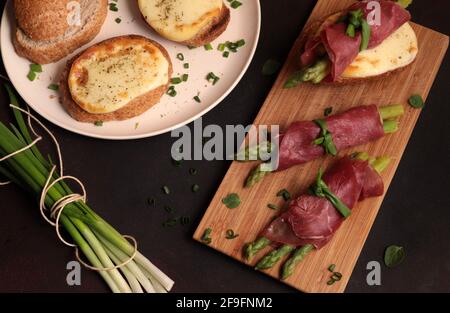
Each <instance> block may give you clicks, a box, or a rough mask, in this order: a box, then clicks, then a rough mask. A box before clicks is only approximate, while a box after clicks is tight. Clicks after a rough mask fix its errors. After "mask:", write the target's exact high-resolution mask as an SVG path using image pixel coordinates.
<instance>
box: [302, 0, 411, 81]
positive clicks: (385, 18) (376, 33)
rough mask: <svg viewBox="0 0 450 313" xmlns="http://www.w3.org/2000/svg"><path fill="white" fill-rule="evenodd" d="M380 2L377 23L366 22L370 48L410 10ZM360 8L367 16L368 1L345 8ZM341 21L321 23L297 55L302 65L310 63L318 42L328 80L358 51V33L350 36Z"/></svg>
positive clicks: (378, 42)
mask: <svg viewBox="0 0 450 313" xmlns="http://www.w3.org/2000/svg"><path fill="white" fill-rule="evenodd" d="M378 2H379V3H380V17H379V18H380V24H379V25H372V26H370V38H369V40H368V44H367V48H368V49H371V48H374V47H376V46H378V45H380V44H381V43H382V42H383V41H384V40H385V39H386V38H387V37H389V35H391V34H392V33H393V32H395V31H396V30H397V29H398V28H400V26H402V25H403V24H405V23H406V22H408V21H409V20H410V19H411V15H410V13H409V12H408V11H407V10H405V9H403V8H402V7H401V6H399V5H398V4H397V3H395V2H393V1H385V0H381V1H378ZM356 10H362V12H363V17H364V18H365V19H367V16H368V14H369V13H370V11H369V9H368V1H361V2H357V3H355V4H354V5H352V6H351V7H350V8H349V9H348V10H346V11H345V12H343V15H344V14H348V13H349V12H352V11H356ZM346 28H347V25H346V24H345V23H333V24H330V25H328V26H325V27H324V29H323V31H322V32H321V34H320V36H318V37H315V38H310V39H309V40H308V42H307V43H306V44H305V51H304V52H303V54H302V55H301V57H300V58H301V63H302V65H304V66H306V65H311V64H312V63H314V62H315V61H316V60H317V58H318V57H319V56H318V51H319V50H318V49H317V48H318V47H319V46H320V45H322V46H323V47H324V48H325V50H326V53H327V54H328V57H329V59H330V61H331V65H332V68H331V72H330V77H328V78H327V79H328V80H329V81H336V80H337V79H338V78H339V76H340V75H341V74H342V73H343V72H344V71H345V69H346V68H347V67H348V66H349V65H350V64H351V63H352V62H353V61H354V60H355V59H356V57H357V56H358V54H359V53H360V46H361V41H362V36H361V33H357V34H355V36H354V37H353V38H352V37H350V36H348V35H347V34H346Z"/></svg>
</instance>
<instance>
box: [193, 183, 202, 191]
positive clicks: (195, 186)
mask: <svg viewBox="0 0 450 313" xmlns="http://www.w3.org/2000/svg"><path fill="white" fill-rule="evenodd" d="M199 190H200V186H199V185H197V184H195V185H192V192H194V193H195V192H198V191H199Z"/></svg>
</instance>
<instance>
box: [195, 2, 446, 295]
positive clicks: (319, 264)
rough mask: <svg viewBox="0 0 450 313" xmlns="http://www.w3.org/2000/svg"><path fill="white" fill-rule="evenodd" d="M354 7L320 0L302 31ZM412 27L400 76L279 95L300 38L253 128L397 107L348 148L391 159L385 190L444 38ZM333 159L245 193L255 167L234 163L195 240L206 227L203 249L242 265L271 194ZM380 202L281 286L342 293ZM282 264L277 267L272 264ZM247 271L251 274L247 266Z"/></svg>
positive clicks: (297, 184)
mask: <svg viewBox="0 0 450 313" xmlns="http://www.w3.org/2000/svg"><path fill="white" fill-rule="evenodd" d="M353 2H354V1H352V0H319V1H318V3H317V5H316V7H315V8H314V11H313V13H312V14H311V17H310V19H309V20H308V22H307V26H308V24H310V23H311V22H313V21H315V20H317V19H321V17H324V16H326V15H328V14H331V13H333V12H337V11H340V10H342V9H345V8H346V7H348V6H349V5H350V4H351V3H353ZM307 26H306V27H307ZM413 27H414V30H415V31H416V33H417V36H418V40H419V47H420V52H419V54H418V57H417V60H416V61H415V63H414V64H412V65H411V66H410V67H408V68H407V69H405V70H404V71H402V72H400V73H396V74H393V75H391V76H390V77H388V78H385V79H383V80H379V81H373V82H368V83H364V84H360V85H353V86H313V85H310V84H304V85H301V86H300V87H298V88H294V89H288V90H286V89H283V88H282V86H283V84H284V82H285V81H286V79H287V78H288V76H289V75H290V74H291V73H292V72H293V71H294V70H296V66H297V63H298V61H297V60H298V55H299V51H300V47H301V43H300V38H299V39H298V40H297V41H296V42H295V44H294V47H293V48H292V51H291V53H290V54H289V57H288V60H287V61H286V64H285V65H284V67H283V69H282V71H281V73H280V75H279V77H278V79H277V81H276V83H275V85H274V86H273V88H272V90H271V92H270V94H269V96H268V97H267V100H266V101H265V103H264V105H263V107H262V109H261V111H260V112H259V114H258V116H257V118H256V120H255V122H254V124H255V125H258V124H264V125H273V124H279V125H280V129H281V130H282V129H283V128H285V127H287V126H288V125H289V124H291V123H292V122H294V121H297V120H312V119H316V118H320V117H323V112H324V109H325V108H327V107H330V106H332V107H333V112H341V111H344V110H346V109H349V108H351V107H354V106H358V105H369V104H377V105H380V106H381V105H386V104H392V103H401V104H403V105H404V107H405V109H406V114H405V115H404V116H403V117H402V118H401V120H400V130H399V131H398V132H397V133H395V134H393V135H390V136H387V137H385V138H383V139H381V140H379V141H377V142H375V143H371V144H368V145H366V146H361V147H358V148H357V149H353V150H351V151H367V152H368V153H369V154H370V155H373V156H381V155H386V156H391V157H392V159H393V162H391V164H390V166H389V167H388V168H387V170H386V171H385V172H384V173H383V180H384V182H385V186H386V192H387V190H388V187H389V184H390V183H391V180H392V178H393V176H394V174H395V170H396V169H397V167H398V165H399V162H400V159H401V157H402V154H403V152H404V150H405V147H406V145H407V143H408V140H409V138H410V136H411V134H412V132H413V129H414V126H415V124H416V121H417V119H418V117H419V115H420V110H417V109H413V108H411V107H409V106H408V104H407V99H408V98H409V97H410V96H411V95H412V94H421V95H422V96H423V97H424V99H425V98H426V97H427V95H428V93H429V91H430V88H431V86H432V84H433V81H434V79H435V77H436V74H437V72H438V69H439V67H440V65H441V62H442V59H443V58H444V55H445V53H446V50H447V48H448V43H449V38H448V37H447V36H445V35H443V34H440V33H437V32H435V31H433V30H430V29H428V28H425V27H422V26H419V25H416V24H414V25H413ZM425 110H426V106H425ZM351 151H342V152H341V153H340V155H346V154H348V153H350V152H351ZM332 161H333V158H331V157H327V158H322V159H319V160H317V161H314V162H311V163H308V164H305V165H302V166H297V167H294V168H291V169H289V170H287V171H283V172H279V173H276V174H272V175H270V176H269V177H268V178H266V179H265V180H264V181H263V182H262V183H259V184H257V185H255V186H254V187H252V188H250V189H244V188H243V183H244V181H245V178H246V177H247V175H248V173H249V171H250V170H251V169H252V168H253V167H254V166H255V164H254V163H248V164H243V163H238V162H234V163H233V164H232V165H231V167H230V169H229V170H228V172H227V174H226V176H225V178H224V180H223V182H222V184H221V185H220V187H219V189H218V191H217V193H216V195H215V196H214V198H213V200H212V201H211V204H210V206H209V208H208V210H207V211H206V213H205V215H204V217H203V219H202V221H201V222H200V224H199V226H198V228H197V230H196V232H195V234H194V239H196V240H199V241H201V240H200V238H201V237H202V235H203V233H204V231H205V229H206V228H208V227H211V228H212V230H213V231H212V234H211V237H212V242H211V244H210V245H209V247H211V248H213V249H216V250H218V251H220V252H223V253H225V254H226V255H229V256H231V257H233V258H234V259H236V260H238V261H240V262H243V263H246V262H245V260H244V259H243V257H242V248H243V246H244V245H245V243H247V242H251V241H253V240H255V238H256V236H257V235H258V233H259V232H260V231H261V230H262V229H263V227H265V226H266V225H267V223H268V222H269V221H271V219H272V218H273V217H274V216H275V215H277V212H276V211H273V210H271V209H269V208H267V204H268V203H274V204H277V205H279V206H280V207H281V206H283V204H284V203H283V201H282V200H281V199H280V198H279V197H276V194H277V192H278V191H279V190H280V189H283V188H287V189H288V190H289V191H290V192H291V194H293V195H299V194H301V193H302V192H304V191H305V189H306V188H307V187H308V186H309V185H310V184H311V183H312V182H313V181H314V178H315V177H316V175H317V172H318V169H319V167H321V166H322V167H323V168H327V167H328V166H329V164H330V162H332ZM229 193H238V194H239V196H240V198H241V201H242V203H241V205H240V206H239V207H238V208H236V209H228V208H226V207H225V206H224V205H223V204H222V202H221V200H222V199H223V198H224V197H225V196H227V195H228V194H229ZM382 202H383V197H379V198H373V199H368V200H366V201H364V202H361V203H359V204H358V205H357V207H355V208H354V210H353V214H352V215H351V217H350V218H349V219H348V220H347V221H345V222H344V223H343V225H342V227H341V228H340V229H339V230H338V231H337V233H336V234H335V236H334V238H333V239H332V240H331V241H330V242H329V243H328V245H327V246H325V247H324V248H323V249H321V250H319V251H314V252H312V253H311V254H310V255H308V256H307V257H306V259H305V260H304V261H303V262H302V263H301V264H300V265H299V266H298V267H297V269H296V271H295V273H294V275H292V276H291V277H290V278H289V279H288V280H286V281H285V283H286V284H289V285H291V286H292V287H294V288H297V289H299V290H301V291H305V292H343V291H344V290H345V287H346V285H347V283H348V280H349V279H350V276H351V274H352V271H353V268H354V266H355V264H356V261H357V259H358V256H359V254H360V252H361V249H362V247H363V246H364V242H365V240H366V238H367V235H368V234H369V231H370V228H371V227H372V224H373V222H374V220H375V217H376V215H377V213H378V210H379V209H380V206H381V203H382ZM227 229H233V230H234V231H235V233H236V234H239V237H237V238H236V239H234V240H227V239H226V238H225V233H226V230H227ZM270 250H271V249H270V248H269V247H268V248H266V250H264V251H263V252H262V253H260V254H259V255H258V257H257V258H255V260H253V262H252V263H251V264H248V265H250V266H254V265H255V263H256V261H257V260H259V258H260V257H262V256H263V255H264V254H265V253H266V252H267V251H270ZM282 263H283V262H279V264H282ZM330 264H336V270H337V271H339V272H341V273H342V274H343V278H342V280H341V281H340V282H337V283H335V284H334V285H332V286H328V285H327V281H328V280H329V277H330V273H329V272H328V270H327V268H328V266H329V265H330ZM249 270H252V269H251V268H249ZM279 270H280V267H279V265H278V266H276V267H274V268H273V269H271V270H270V271H264V272H262V273H266V274H268V275H270V276H272V277H274V278H277V279H278V277H279Z"/></svg>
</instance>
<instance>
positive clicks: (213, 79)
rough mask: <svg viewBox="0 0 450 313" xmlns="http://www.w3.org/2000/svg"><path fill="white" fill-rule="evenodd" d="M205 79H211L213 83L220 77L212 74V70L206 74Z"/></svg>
mask: <svg viewBox="0 0 450 313" xmlns="http://www.w3.org/2000/svg"><path fill="white" fill-rule="evenodd" d="M206 80H207V81H208V82H211V81H212V84H213V85H215V84H217V82H218V81H219V80H220V77H218V76H216V74H214V73H213V72H209V73H208V75H207V76H206Z"/></svg>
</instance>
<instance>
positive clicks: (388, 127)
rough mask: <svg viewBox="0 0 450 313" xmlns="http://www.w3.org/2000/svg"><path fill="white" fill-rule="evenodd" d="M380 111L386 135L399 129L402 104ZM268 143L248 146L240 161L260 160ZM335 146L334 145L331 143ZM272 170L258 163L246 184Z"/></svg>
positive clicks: (251, 184) (253, 182)
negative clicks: (260, 152) (261, 152)
mask: <svg viewBox="0 0 450 313" xmlns="http://www.w3.org/2000/svg"><path fill="white" fill-rule="evenodd" d="M378 111H379V113H380V119H381V121H382V123H383V130H384V133H385V134H386V135H388V134H393V133H395V132H397V131H398V129H399V122H398V121H397V120H395V119H396V118H398V117H400V116H402V115H403V114H404V113H405V110H404V108H403V106H402V105H401V104H393V105H387V106H383V107H380V108H378ZM328 134H329V135H330V136H331V137H330V136H329V137H328V139H329V140H331V141H332V134H331V133H328ZM324 140H325V137H324V136H322V135H321V137H319V138H318V139H316V141H315V142H313V144H322V143H323V142H324ZM265 145H266V143H265V142H264V143H263V144H262V146H261V147H260V146H259V145H254V146H251V147H246V148H245V149H244V150H243V152H240V156H243V157H241V158H240V159H239V161H240V162H251V161H255V160H258V158H255V155H256V156H257V155H258V153H259V151H263V150H264V149H266V148H265ZM331 146H334V145H331ZM271 148H273V145H271ZM336 153H337V151H334V152H333V153H331V154H332V155H335V154H336ZM271 173H272V172H271V171H270V170H268V168H267V166H264V165H262V164H259V165H257V166H256V167H255V168H253V169H252V171H251V172H250V174H249V175H248V177H247V179H246V180H245V184H244V186H245V187H246V188H250V187H253V186H254V185H256V184H257V183H259V182H260V181H262V180H263V179H264V178H265V177H267V176H269V174H271Z"/></svg>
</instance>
